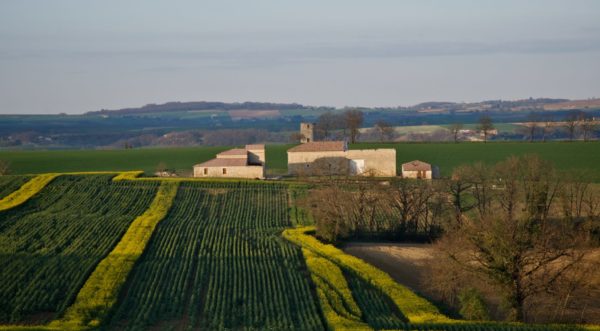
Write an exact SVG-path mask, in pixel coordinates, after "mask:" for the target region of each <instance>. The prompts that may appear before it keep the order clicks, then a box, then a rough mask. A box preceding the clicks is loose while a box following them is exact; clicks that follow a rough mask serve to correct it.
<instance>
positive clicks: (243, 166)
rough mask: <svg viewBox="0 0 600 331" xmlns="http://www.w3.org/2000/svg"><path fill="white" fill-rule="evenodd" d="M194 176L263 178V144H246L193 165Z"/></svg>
mask: <svg viewBox="0 0 600 331" xmlns="http://www.w3.org/2000/svg"><path fill="white" fill-rule="evenodd" d="M194 177H224V178H264V177H265V145H246V147H245V148H234V149H230V150H227V151H224V152H221V153H219V154H217V157H216V158H214V159H212V160H208V161H206V162H203V163H200V164H196V165H195V166H194Z"/></svg>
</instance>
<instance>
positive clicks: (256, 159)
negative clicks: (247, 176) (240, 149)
mask: <svg viewBox="0 0 600 331" xmlns="http://www.w3.org/2000/svg"><path fill="white" fill-rule="evenodd" d="M248 162H250V163H252V164H262V165H264V164H265V150H264V149H257V150H250V151H248Z"/></svg>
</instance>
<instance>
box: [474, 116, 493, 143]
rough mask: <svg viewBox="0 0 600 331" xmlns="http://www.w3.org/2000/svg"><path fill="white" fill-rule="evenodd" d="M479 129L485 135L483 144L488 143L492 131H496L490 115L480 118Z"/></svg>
mask: <svg viewBox="0 0 600 331" xmlns="http://www.w3.org/2000/svg"><path fill="white" fill-rule="evenodd" d="M477 129H478V130H479V131H481V133H483V142H484V143H486V142H487V139H488V135H489V133H490V131H492V130H494V123H493V122H492V118H491V117H489V116H488V115H483V116H481V117H480V118H479V125H478V126H477Z"/></svg>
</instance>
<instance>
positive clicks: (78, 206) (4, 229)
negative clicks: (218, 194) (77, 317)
mask: <svg viewBox="0 0 600 331" xmlns="http://www.w3.org/2000/svg"><path fill="white" fill-rule="evenodd" d="M111 177H112V176H111V175H96V176H60V177H58V178H56V179H54V180H53V181H52V182H51V183H50V184H49V185H48V186H46V188H45V189H44V190H42V191H41V192H40V193H39V194H37V195H35V196H34V197H32V198H30V199H29V200H28V201H27V202H25V203H23V204H21V205H19V206H18V207H15V208H13V209H10V210H7V211H4V212H1V213H0V279H2V282H0V322H2V323H24V322H29V321H32V319H35V321H44V320H48V319H51V318H54V317H56V316H57V315H61V313H62V312H63V311H64V310H65V308H66V307H67V305H69V303H70V302H72V301H73V299H74V298H75V295H76V294H77V291H78V290H79V289H80V288H81V286H82V285H83V283H84V282H85V280H86V279H87V277H88V276H89V275H90V273H91V272H92V271H93V269H94V268H95V266H96V265H97V264H98V262H99V261H100V260H101V259H102V258H103V257H105V256H106V255H107V254H108V253H109V252H110V250H111V249H112V248H113V247H114V246H115V245H116V244H117V242H118V241H119V239H120V238H121V236H122V235H123V234H124V233H125V231H126V230H127V228H128V227H129V225H130V223H131V221H132V220H133V219H134V218H135V217H136V216H137V215H139V214H141V213H142V212H143V211H144V210H146V208H147V207H148V205H149V204H150V202H151V200H152V198H153V197H154V194H155V192H156V188H157V186H158V184H157V183H137V182H112V181H111V180H110V178H111Z"/></svg>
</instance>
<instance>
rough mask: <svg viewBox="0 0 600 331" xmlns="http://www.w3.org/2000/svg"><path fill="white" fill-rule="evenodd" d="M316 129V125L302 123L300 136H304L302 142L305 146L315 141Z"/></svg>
mask: <svg viewBox="0 0 600 331" xmlns="http://www.w3.org/2000/svg"><path fill="white" fill-rule="evenodd" d="M314 129H315V123H305V122H303V123H300V134H301V135H302V138H301V139H300V142H301V143H303V144H304V143H310V142H313V141H315V135H314Z"/></svg>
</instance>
